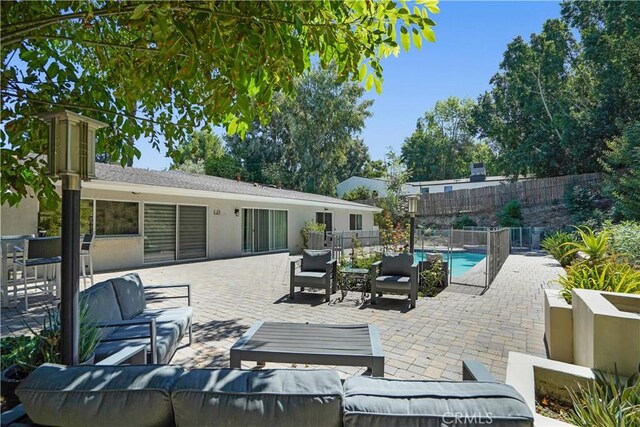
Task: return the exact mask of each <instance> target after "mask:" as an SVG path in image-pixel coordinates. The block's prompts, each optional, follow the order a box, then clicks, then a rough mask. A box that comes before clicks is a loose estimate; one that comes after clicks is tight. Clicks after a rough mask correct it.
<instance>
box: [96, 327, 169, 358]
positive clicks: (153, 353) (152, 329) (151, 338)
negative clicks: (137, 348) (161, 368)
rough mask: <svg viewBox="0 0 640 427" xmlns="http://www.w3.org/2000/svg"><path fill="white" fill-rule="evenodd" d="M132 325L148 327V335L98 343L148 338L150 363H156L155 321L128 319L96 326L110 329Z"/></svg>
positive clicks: (107, 339)
mask: <svg viewBox="0 0 640 427" xmlns="http://www.w3.org/2000/svg"><path fill="white" fill-rule="evenodd" d="M133 325H149V335H139V336H138V335H134V336H128V337H122V338H109V337H107V338H105V339H102V340H100V342H113V341H126V340H131V339H135V338H149V341H150V345H151V363H154V364H155V363H157V357H158V352H157V349H156V348H157V345H158V342H157V339H156V319H128V320H119V321H116V322H103V323H98V324H96V326H97V327H99V328H110V327H115V326H133Z"/></svg>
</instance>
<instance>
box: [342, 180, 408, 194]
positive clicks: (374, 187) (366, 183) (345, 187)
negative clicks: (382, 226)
mask: <svg viewBox="0 0 640 427" xmlns="http://www.w3.org/2000/svg"><path fill="white" fill-rule="evenodd" d="M357 187H365V188H366V189H368V190H370V191H375V192H376V193H377V197H385V196H386V195H387V181H386V180H385V179H384V178H364V177H362V176H352V177H350V178H347V179H345V180H344V181H342V182H341V183H339V184H338V185H337V186H336V194H337V195H338V197H342V196H343V195H344V193H346V192H349V191H351V190H353V189H355V188H357ZM408 191H409V187H408V186H405V192H408Z"/></svg>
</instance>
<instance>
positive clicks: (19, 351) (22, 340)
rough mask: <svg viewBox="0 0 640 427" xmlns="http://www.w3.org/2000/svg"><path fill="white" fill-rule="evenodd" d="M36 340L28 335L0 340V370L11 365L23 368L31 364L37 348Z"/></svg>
mask: <svg viewBox="0 0 640 427" xmlns="http://www.w3.org/2000/svg"><path fill="white" fill-rule="evenodd" d="M37 345H38V339H37V338H36V337H32V336H29V335H21V336H19V337H4V338H2V339H1V340H0V354H2V357H1V359H0V369H6V368H8V367H9V366H11V365H20V366H24V365H27V364H29V363H30V362H31V360H32V359H33V357H34V356H33V354H34V352H35V350H36V348H37Z"/></svg>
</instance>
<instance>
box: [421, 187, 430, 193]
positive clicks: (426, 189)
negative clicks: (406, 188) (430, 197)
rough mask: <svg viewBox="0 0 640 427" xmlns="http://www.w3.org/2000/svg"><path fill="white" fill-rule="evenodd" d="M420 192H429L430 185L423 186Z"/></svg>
mask: <svg viewBox="0 0 640 427" xmlns="http://www.w3.org/2000/svg"><path fill="white" fill-rule="evenodd" d="M420 194H429V187H426V188H425V187H422V188H421V189H420Z"/></svg>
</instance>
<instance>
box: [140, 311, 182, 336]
mask: <svg viewBox="0 0 640 427" xmlns="http://www.w3.org/2000/svg"><path fill="white" fill-rule="evenodd" d="M136 319H156V325H158V324H161V323H166V322H169V323H174V324H176V325H177V326H178V331H179V333H180V336H183V335H184V334H185V333H186V332H187V328H188V327H189V325H190V324H191V320H192V319H193V307H173V308H147V309H145V310H144V311H143V312H142V313H140V314H139V315H137V316H136Z"/></svg>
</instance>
